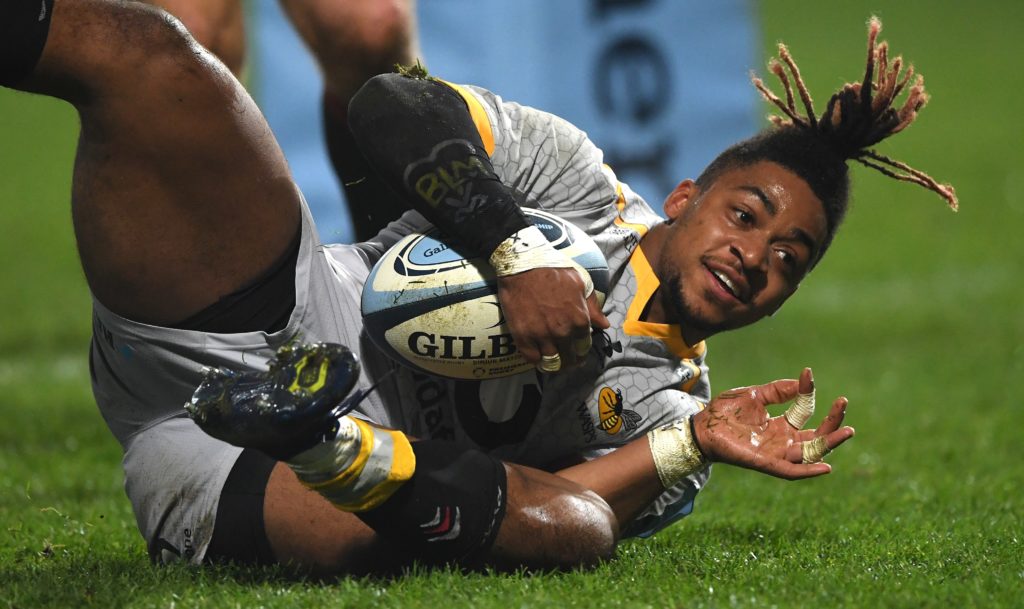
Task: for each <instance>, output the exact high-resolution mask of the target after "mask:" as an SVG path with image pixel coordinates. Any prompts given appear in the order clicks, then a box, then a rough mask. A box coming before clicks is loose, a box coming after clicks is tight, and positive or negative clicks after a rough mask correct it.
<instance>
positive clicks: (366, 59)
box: [283, 0, 415, 79]
mask: <svg viewBox="0 0 1024 609" xmlns="http://www.w3.org/2000/svg"><path fill="white" fill-rule="evenodd" d="M283 4H284V5H285V9H286V10H287V11H288V13H289V15H291V17H292V20H293V22H294V23H295V26H296V28H297V29H298V31H299V33H300V34H301V35H302V37H303V39H305V41H306V43H307V44H308V45H309V46H310V48H311V49H312V50H313V52H314V53H315V54H316V55H317V58H318V59H319V61H320V63H321V64H322V65H323V67H324V69H325V73H326V74H327V75H328V76H330V75H332V74H334V73H335V72H338V71H362V72H364V73H363V74H362V78H363V79H365V78H366V77H369V76H371V75H373V74H376V73H379V72H383V71H388V70H390V69H391V67H392V66H393V65H394V64H395V63H396V62H408V61H410V60H411V55H412V52H413V51H412V49H413V46H414V45H415V17H414V15H413V10H412V6H411V3H410V2H408V0H384V1H381V2H358V3H344V2H329V1H324V0H319V1H314V2H310V1H309V0H285V1H284V2H283Z"/></svg>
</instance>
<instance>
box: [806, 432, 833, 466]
mask: <svg viewBox="0 0 1024 609" xmlns="http://www.w3.org/2000/svg"><path fill="white" fill-rule="evenodd" d="M829 452H830V451H829V449H828V442H826V441H825V436H815V437H814V439H813V440H809V441H807V442H803V443H802V444H800V453H801V454H802V455H803V461H804V463H817V462H819V461H821V460H822V459H824V458H825V455H827V454H828V453H829Z"/></svg>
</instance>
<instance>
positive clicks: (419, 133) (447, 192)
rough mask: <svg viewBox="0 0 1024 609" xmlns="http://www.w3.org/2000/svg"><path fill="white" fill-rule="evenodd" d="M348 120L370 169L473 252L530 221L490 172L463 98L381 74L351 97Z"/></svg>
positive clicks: (440, 87) (486, 249) (484, 251)
mask: <svg viewBox="0 0 1024 609" xmlns="http://www.w3.org/2000/svg"><path fill="white" fill-rule="evenodd" d="M349 125H350V127H351V129H352V133H353V135H354V136H355V139H356V143H357V144H358V146H359V149H360V150H361V151H362V153H363V154H364V155H365V156H366V158H367V160H368V161H369V162H370V165H371V166H372V167H373V168H374V171H376V172H377V174H378V175H379V176H380V177H381V179H383V180H384V181H385V182H386V183H387V184H389V185H390V186H391V188H393V189H394V190H395V191H396V192H399V193H400V194H402V195H403V197H404V198H405V200H406V201H407V202H408V203H409V205H410V206H411V207H412V208H413V209H416V210H417V211H419V212H420V213H422V214H423V215H424V216H425V217H426V218H427V219H428V220H430V221H431V222H433V223H434V224H435V225H436V226H438V227H440V228H441V229H442V230H443V231H445V232H446V233H448V234H449V235H453V236H455V237H456V238H458V239H459V240H460V241H462V242H463V243H464V244H465V245H466V246H467V247H468V248H470V249H471V250H472V253H473V254H476V255H483V256H489V255H490V254H491V253H492V252H493V251H494V250H495V248H497V246H498V244H499V243H501V242H502V241H503V240H504V239H505V238H507V237H509V236H510V235H512V234H513V233H515V232H516V231H518V230H520V229H522V228H525V227H527V226H528V224H527V221H526V218H525V216H524V215H523V213H522V211H520V209H519V204H518V201H517V200H516V197H515V196H514V194H513V193H512V191H511V189H509V188H508V187H506V186H505V185H504V184H502V183H501V181H500V180H499V179H498V177H497V176H496V175H495V173H494V168H493V167H492V165H491V161H490V157H489V156H488V154H487V151H486V149H485V147H484V144H483V141H482V139H481V137H480V134H479V132H478V131H477V128H476V126H475V124H474V123H473V120H472V118H471V116H470V114H469V111H468V110H467V108H466V103H465V101H463V99H462V98H461V97H460V96H459V95H458V93H456V92H455V91H454V90H453V89H452V88H451V87H449V86H448V85H446V84H444V83H441V82H438V81H435V80H431V79H426V78H412V77H407V76H401V75H398V74H383V75H380V76H376V77H374V78H372V79H371V80H370V81H369V82H367V83H366V85H364V86H363V88H362V89H360V91H359V92H358V93H357V94H356V95H355V97H353V98H352V102H351V104H350V106H349Z"/></svg>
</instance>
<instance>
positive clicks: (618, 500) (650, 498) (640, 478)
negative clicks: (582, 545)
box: [557, 436, 665, 528]
mask: <svg viewBox="0 0 1024 609" xmlns="http://www.w3.org/2000/svg"><path fill="white" fill-rule="evenodd" d="M557 473H558V475H559V476H561V477H562V478H566V479H567V480H571V481H572V482H575V483H577V484H579V485H580V486H583V487H585V488H587V489H590V490H592V491H594V492H595V493H597V494H598V495H599V496H600V497H601V498H602V499H604V500H605V502H607V503H608V505H609V506H611V508H612V511H613V512H614V513H615V517H616V519H617V520H618V521H619V523H620V524H619V526H620V527H621V528H625V527H626V526H627V525H628V524H629V523H630V522H632V521H633V520H634V519H635V518H636V517H637V516H639V515H640V514H641V512H643V511H644V510H645V509H646V508H647V507H648V506H649V505H651V503H653V502H654V501H655V500H656V499H657V498H658V496H659V495H661V493H662V492H664V490H665V488H664V487H663V486H662V483H661V480H660V479H659V478H658V472H657V470H656V469H655V466H654V460H653V458H652V457H651V448H650V444H649V442H648V440H647V436H642V437H640V438H637V439H635V440H633V441H632V442H630V443H629V444H626V445H625V446H623V447H621V448H619V449H618V450H615V451H614V452H611V453H609V454H607V455H603V456H601V457H598V458H597V459H593V460H591V461H586V462H584V463H580V464H579V465H574V466H572V467H568V468H566V469H563V470H560V471H559V472H557Z"/></svg>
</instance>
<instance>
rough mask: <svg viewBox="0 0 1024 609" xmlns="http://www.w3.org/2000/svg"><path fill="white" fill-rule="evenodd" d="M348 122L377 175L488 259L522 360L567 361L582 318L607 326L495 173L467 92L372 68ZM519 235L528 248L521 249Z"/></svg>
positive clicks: (586, 329)
mask: <svg viewBox="0 0 1024 609" xmlns="http://www.w3.org/2000/svg"><path fill="white" fill-rule="evenodd" d="M349 122H350V126H351V128H352V132H353V134H354V136H355V138H356V142H357V143H358V145H359V147H360V149H361V150H362V152H363V154H364V155H366V157H367V159H368V160H369V162H370V164H371V165H372V166H373V168H374V169H375V171H376V172H377V173H378V175H379V176H380V177H381V178H382V179H383V180H384V181H385V182H386V183H388V184H390V185H391V187H392V188H393V189H395V190H396V191H397V192H399V193H400V194H402V195H403V196H404V198H405V200H406V201H407V202H408V203H409V205H410V206H411V207H412V208H414V209H416V210H417V211H419V212H420V213H422V214H423V215H424V216H426V217H427V219H429V220H430V221H431V222H433V223H434V224H435V225H437V226H438V227H440V228H441V229H442V230H443V231H445V232H446V233H448V234H450V235H454V236H455V237H457V238H458V239H459V240H460V241H461V242H463V243H464V244H465V245H466V246H467V247H468V248H469V249H470V250H471V251H472V252H473V253H475V254H477V255H481V256H486V257H488V258H489V259H490V260H491V262H492V264H494V265H495V267H496V268H497V270H498V271H499V275H501V277H500V278H499V282H498V289H499V298H500V299H501V302H502V304H503V309H504V311H505V315H506V320H507V321H508V324H509V329H510V331H511V332H512V335H513V336H514V337H515V341H516V346H517V347H518V349H519V350H520V351H521V352H522V353H523V355H524V357H526V359H527V360H528V361H531V362H538V361H539V360H540V358H541V356H542V355H548V356H551V355H555V354H560V356H561V358H562V360H563V362H565V363H567V364H571V363H572V362H573V361H574V360H575V359H576V354H577V352H580V351H584V350H583V349H581V348H580V347H581V345H583V344H586V346H587V347H589V337H590V328H591V325H596V326H598V327H602V328H604V327H607V323H608V322H607V320H606V319H605V317H604V315H603V314H602V313H601V312H600V309H599V307H598V306H597V304H596V301H595V300H593V299H591V300H590V301H589V302H588V300H587V299H586V292H587V290H586V287H585V284H584V279H583V278H582V277H581V276H580V274H579V273H578V272H577V271H576V270H575V269H573V268H570V264H571V262H570V261H568V259H566V258H565V257H564V256H562V255H561V254H559V253H558V252H555V251H554V250H553V249H552V248H551V247H550V246H549V245H548V244H547V241H546V240H544V238H543V237H542V236H541V235H540V234H539V231H537V230H536V229H534V228H532V227H531V226H530V225H529V223H528V222H527V220H526V217H525V216H524V214H523V213H522V211H521V210H520V209H519V201H518V199H517V197H516V195H515V193H513V192H512V190H511V189H510V188H508V187H507V186H506V185H505V184H503V183H502V182H501V180H500V179H499V178H498V176H497V175H496V174H495V171H494V168H493V166H492V164H491V160H490V157H489V155H488V152H487V147H486V146H485V143H484V141H483V138H482V136H481V133H480V131H479V130H478V128H477V125H476V123H474V120H473V117H472V115H471V114H470V111H469V109H468V107H467V105H466V101H465V100H464V99H463V98H462V97H461V96H460V95H459V93H458V92H456V91H455V90H454V89H453V88H452V87H451V86H449V85H447V84H445V83H443V82H441V81H437V80H433V79H428V78H413V77H407V76H401V75H398V74H385V75H381V76H377V77H375V78H373V79H371V80H370V81H369V82H368V83H367V84H366V85H365V86H364V87H363V88H362V89H361V90H360V91H359V93H357V94H356V96H355V97H354V98H353V99H352V103H351V105H350V107H349ZM531 239H534V240H535V239H539V241H534V242H532V243H530V240H531ZM524 243H529V245H530V248H532V249H531V251H530V253H528V254H526V255H520V254H519V253H518V252H519V251H520V250H521V248H522V244H524ZM538 252H539V255H538ZM502 267H504V269H503V268H502Z"/></svg>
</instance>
